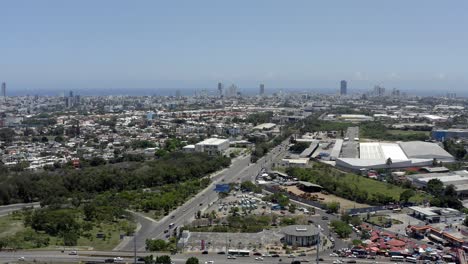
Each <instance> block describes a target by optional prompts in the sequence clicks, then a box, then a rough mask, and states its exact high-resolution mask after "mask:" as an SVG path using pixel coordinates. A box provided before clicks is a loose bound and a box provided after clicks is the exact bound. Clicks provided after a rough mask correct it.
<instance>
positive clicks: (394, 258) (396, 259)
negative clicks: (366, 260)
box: [390, 256, 405, 261]
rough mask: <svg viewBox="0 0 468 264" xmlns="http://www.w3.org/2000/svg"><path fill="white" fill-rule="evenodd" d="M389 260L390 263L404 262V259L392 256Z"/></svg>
mask: <svg viewBox="0 0 468 264" xmlns="http://www.w3.org/2000/svg"><path fill="white" fill-rule="evenodd" d="M390 260H391V261H405V258H404V257H403V256H392V257H391V258H390Z"/></svg>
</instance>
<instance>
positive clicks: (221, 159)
mask: <svg viewBox="0 0 468 264" xmlns="http://www.w3.org/2000/svg"><path fill="white" fill-rule="evenodd" d="M236 89H237V87H236V86H235V85H232V86H230V87H229V88H228V89H225V90H224V85H223V84H222V83H220V84H218V89H217V90H216V92H207V91H206V90H202V91H199V92H197V94H195V95H193V96H182V95H180V93H176V95H175V96H79V95H77V94H76V93H74V92H73V91H70V92H69V93H67V94H65V95H63V96H59V97H43V96H22V97H7V96H4V97H3V98H2V100H3V102H2V104H1V109H0V111H1V113H2V114H1V118H0V125H1V128H0V140H1V141H0V144H1V165H0V166H1V168H2V170H1V171H0V203H1V204H2V206H1V207H0V249H1V250H2V255H4V256H5V259H9V258H15V256H19V259H17V260H21V261H24V260H26V261H33V260H35V259H40V254H38V256H37V257H34V258H33V259H30V258H29V257H27V256H28V254H30V253H28V252H35V251H37V250H40V251H42V252H55V251H58V252H59V253H51V254H58V256H57V258H58V261H65V262H66V261H67V260H74V259H76V258H78V257H80V258H82V260H83V261H86V260H87V258H89V261H91V259H92V258H93V257H94V258H95V257H98V258H99V257H101V258H102V259H103V260H105V261H106V262H122V261H134V260H135V259H136V258H138V260H137V261H140V262H145V263H150V262H156V263H166V261H169V262H168V263H170V262H171V257H172V258H181V257H182V258H183V256H191V257H192V259H189V260H190V261H193V263H198V261H205V259H206V262H205V263H212V262H213V261H214V260H213V259H216V261H218V259H222V260H219V261H220V262H222V261H225V260H226V259H228V260H230V261H235V259H236V258H241V257H245V256H251V258H252V260H253V261H266V262H275V261H276V262H277V261H283V262H285V261H292V262H295V261H296V262H297V263H299V262H308V261H324V262H327V261H328V262H329V263H331V262H333V263H345V262H347V263H356V262H355V261H356V259H357V260H365V261H371V262H370V263H372V261H373V262H374V263H377V262H378V263H385V261H400V262H404V261H406V262H415V263H416V262H417V263H452V262H453V263H466V262H465V261H466V253H467V251H468V218H467V213H468V209H467V207H468V170H467V168H468V163H466V161H467V159H468V155H467V146H468V143H467V142H468V141H467V140H468V112H467V110H466V107H467V106H468V101H466V100H464V99H461V98H457V97H454V96H452V95H448V96H447V97H417V96H409V95H406V94H402V93H400V92H399V91H398V90H393V91H391V93H385V90H384V88H382V87H378V86H376V87H375V88H374V89H373V90H371V91H369V92H367V93H363V94H359V95H357V94H356V95H346V91H345V92H344V94H343V93H342V94H341V95H322V94H311V93H287V94H285V93H274V94H266V93H265V87H264V86H263V85H261V86H260V92H259V94H258V95H254V96H251V95H243V94H241V93H240V92H238V91H237V90H236ZM18 251H20V252H22V251H25V253H24V254H23V253H18ZM12 252H17V253H15V256H13V255H12V254H13V253H12ZM60 252H61V253H60ZM106 252H109V253H106ZM164 252H166V253H164ZM134 254H137V255H138V256H136V255H134ZM171 254H172V255H171ZM106 256H108V257H107V258H106ZM135 256H136V257H135ZM155 256H158V257H157V258H155ZM166 256H169V257H167V258H166ZM2 258H3V257H2ZM134 258H135V259H134ZM210 258H211V259H210ZM308 259H309V260H308ZM210 261H211V262H210ZM187 262H188V261H187ZM366 263H367V262H366Z"/></svg>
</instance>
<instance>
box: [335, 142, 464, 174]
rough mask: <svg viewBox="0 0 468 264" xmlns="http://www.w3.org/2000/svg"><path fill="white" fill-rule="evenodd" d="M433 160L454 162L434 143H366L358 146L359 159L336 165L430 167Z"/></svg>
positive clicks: (340, 161)
mask: <svg viewBox="0 0 468 264" xmlns="http://www.w3.org/2000/svg"><path fill="white" fill-rule="evenodd" d="M433 159H436V160H438V161H442V162H444V163H450V162H454V161H455V159H454V157H453V156H452V155H450V153H448V152H447V151H445V150H444V149H443V148H441V147H440V146H439V145H437V144H435V143H430V142H423V141H410V142H396V143H384V142H366V143H360V144H359V158H338V159H336V165H337V166H339V167H342V168H346V169H351V170H360V169H383V168H408V167H422V166H431V165H432V162H433ZM389 161H391V162H389Z"/></svg>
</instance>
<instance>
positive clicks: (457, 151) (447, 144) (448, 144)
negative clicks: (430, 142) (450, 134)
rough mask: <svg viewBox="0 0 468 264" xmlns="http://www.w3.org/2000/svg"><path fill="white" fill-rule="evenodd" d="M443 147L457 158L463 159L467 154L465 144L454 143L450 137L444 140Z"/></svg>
mask: <svg viewBox="0 0 468 264" xmlns="http://www.w3.org/2000/svg"><path fill="white" fill-rule="evenodd" d="M444 149H445V150H447V152H449V153H450V154H452V155H453V156H454V157H456V158H457V159H463V158H465V157H466V154H467V152H466V149H465V146H464V145H463V144H459V143H456V142H455V141H454V140H452V139H450V140H445V141H444Z"/></svg>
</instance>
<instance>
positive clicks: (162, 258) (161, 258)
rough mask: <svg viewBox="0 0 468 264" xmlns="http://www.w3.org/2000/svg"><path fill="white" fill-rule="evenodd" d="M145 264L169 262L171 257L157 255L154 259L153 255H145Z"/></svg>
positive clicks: (164, 263) (165, 263)
mask: <svg viewBox="0 0 468 264" xmlns="http://www.w3.org/2000/svg"><path fill="white" fill-rule="evenodd" d="M144 260H145V264H171V263H172V260H171V257H169V256H168V255H162V256H157V257H156V259H155V258H154V256H153V255H149V256H146V257H145V258H144Z"/></svg>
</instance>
